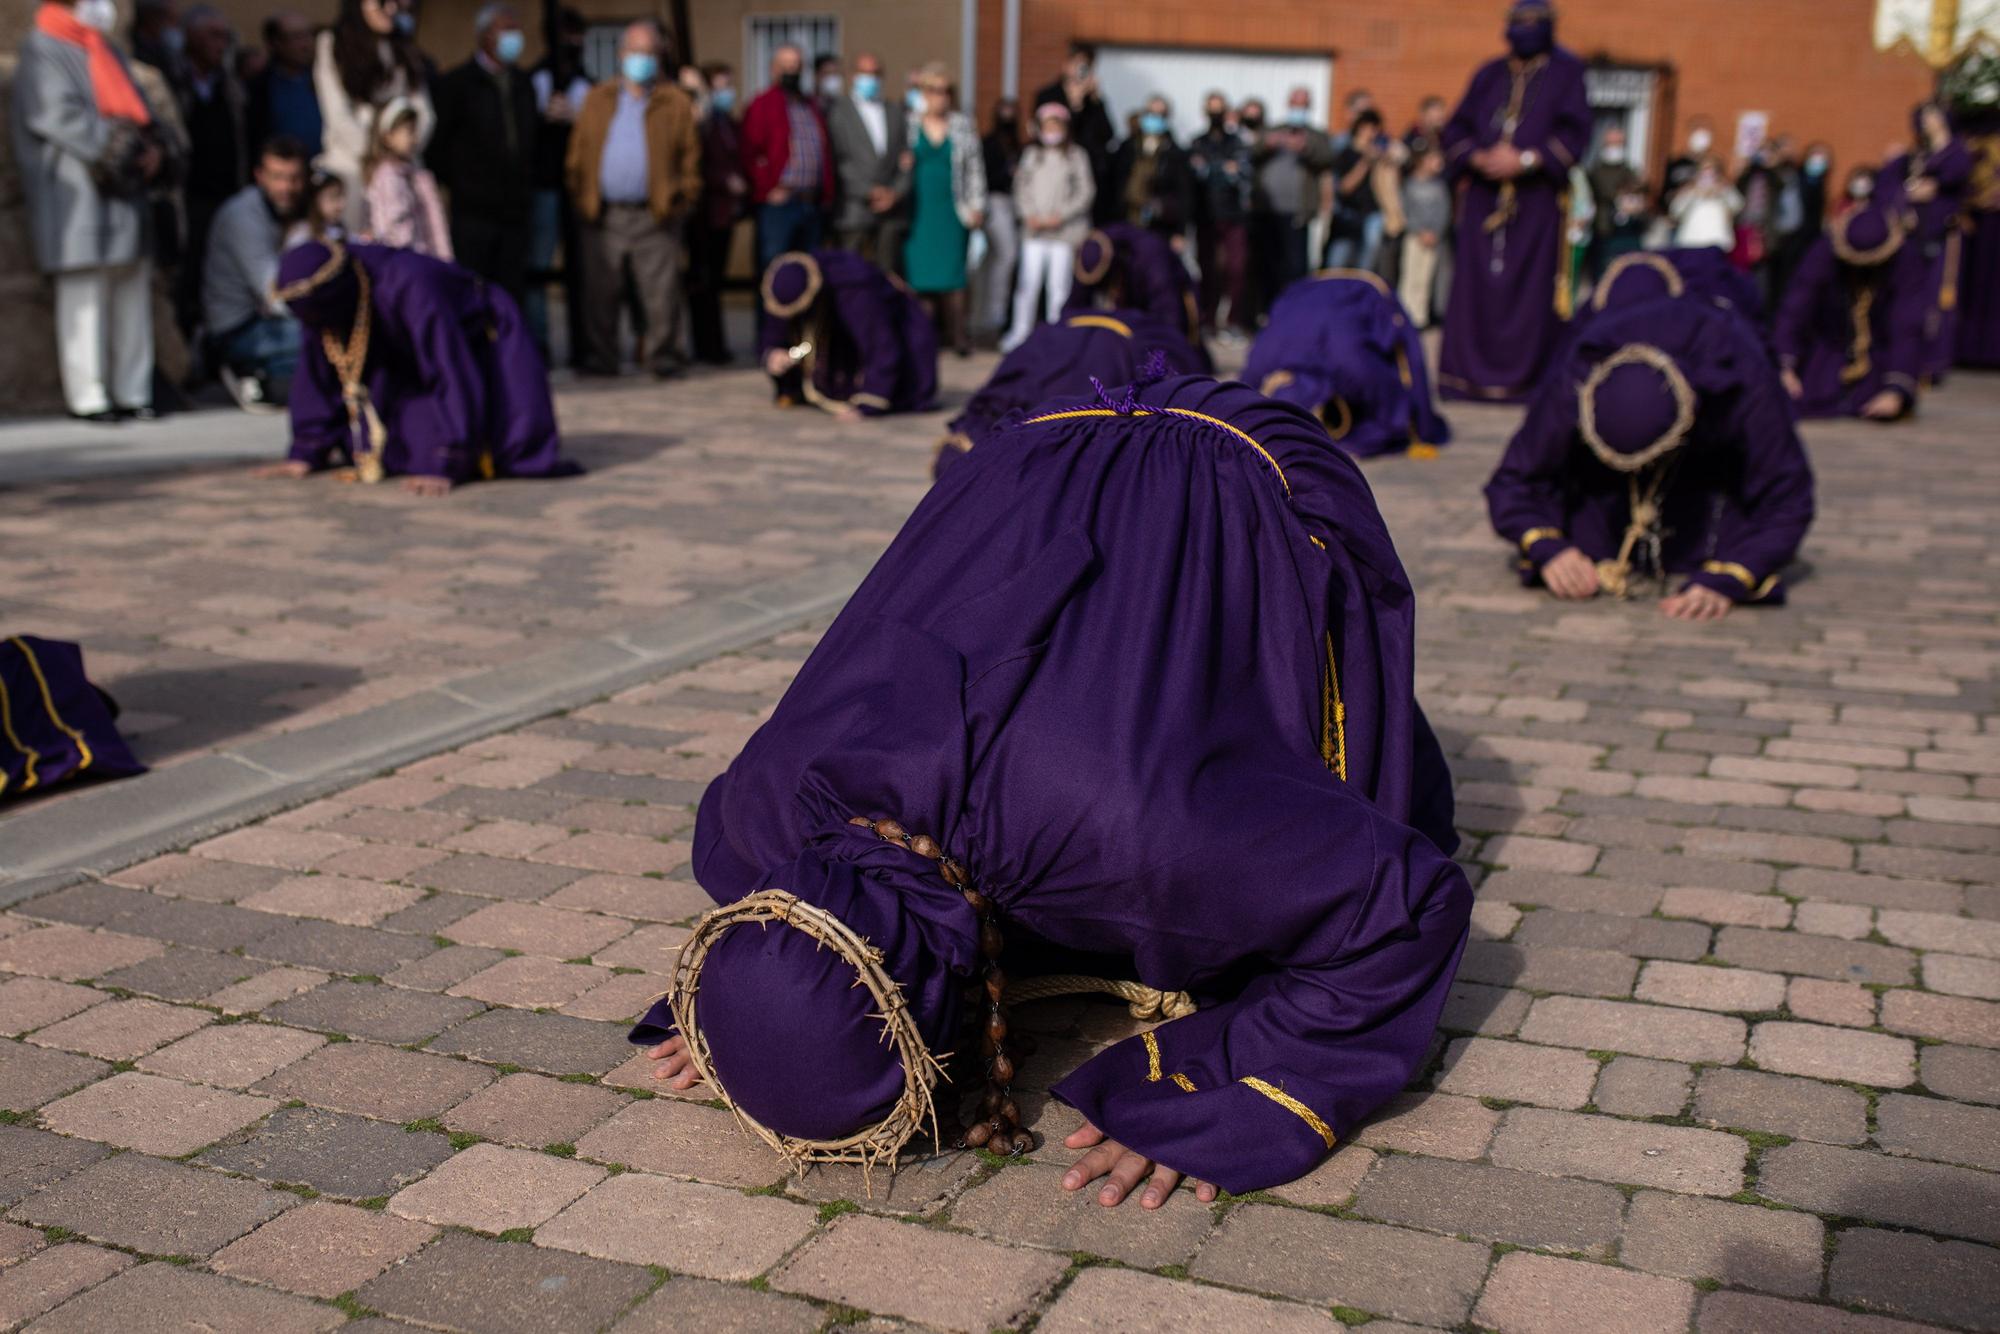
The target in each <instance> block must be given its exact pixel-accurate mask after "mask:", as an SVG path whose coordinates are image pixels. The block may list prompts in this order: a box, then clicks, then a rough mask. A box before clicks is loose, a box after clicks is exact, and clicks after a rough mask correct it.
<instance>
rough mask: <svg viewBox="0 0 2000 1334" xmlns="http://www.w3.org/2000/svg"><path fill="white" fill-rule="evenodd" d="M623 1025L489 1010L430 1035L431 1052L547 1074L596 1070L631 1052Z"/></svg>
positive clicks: (602, 1070) (600, 1071)
mask: <svg viewBox="0 0 2000 1334" xmlns="http://www.w3.org/2000/svg"><path fill="white" fill-rule="evenodd" d="M625 1034H626V1028H625V1026H624V1025H622V1024H600V1023H592V1022H591V1021H589V1020H587V1019H573V1018H571V1017H570V1016H568V1015H561V1014H536V1013H533V1012H532V1011H528V1010H488V1011H487V1012H486V1013H485V1014H482V1015H479V1016H478V1017H477V1018H474V1019H469V1020H467V1021H466V1022H464V1023H462V1024H460V1025H458V1026H457V1027H456V1028H452V1029H448V1030H446V1031H445V1032H444V1034H443V1035H441V1036H440V1037H438V1038H435V1039H433V1040H432V1042H431V1044H430V1049H431V1050H432V1051H439V1052H449V1053H454V1054H456V1055H460V1056H471V1057H475V1058H477V1059H479V1060H482V1061H495V1062H503V1063H506V1064H509V1065H518V1066H522V1067H524V1068H526V1069H529V1070H538V1071H540V1072H541V1073H543V1074H547V1075H578V1074H590V1075H601V1074H604V1073H605V1072H606V1071H609V1070H612V1069H614V1068H616V1067H617V1066H618V1065H620V1064H622V1063H623V1062H624V1061H625V1060H626V1059H628V1058H629V1056H630V1055H631V1051H632V1048H631V1044H629V1043H628V1042H626V1041H625Z"/></svg>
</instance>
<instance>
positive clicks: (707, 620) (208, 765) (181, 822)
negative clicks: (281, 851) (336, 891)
mask: <svg viewBox="0 0 2000 1334" xmlns="http://www.w3.org/2000/svg"><path fill="white" fill-rule="evenodd" d="M873 564H874V561H873V559H872V558H871V559H870V560H868V561H865V562H863V561H851V560H850V561H841V562H833V563H828V564H825V565H819V566H815V567H813V568H812V569H810V570H807V571H804V572H802V573H800V574H797V575H792V576H788V577H786V578H784V579H778V580H773V581H771V582H768V583H763V584H757V585H753V586H752V587H749V588H745V589H742V590H740V591H738V592H735V593H731V594H729V595H727V596H724V597H721V598H717V599H716V600H714V601H710V602H697V603H692V604H690V605H688V606H686V607H682V608H679V609H677V610H676V611H675V612H674V614H673V615H671V616H669V617H667V618H666V619H663V620H660V621H654V622H649V623H644V624H640V625H635V626H632V627H629V628H627V629H624V630H620V631H616V632H613V633H611V634H608V635H604V636H601V637H599V638H595V639H586V640H582V641H579V642H577V643H575V644H566V645H563V646H561V647H559V648H553V649H548V650H545V651H544V652H541V653H537V654H535V655H533V656H532V657H528V658H523V659H521V660H520V661H519V662H514V663H510V664H508V665H506V666H504V667H495V668H493V669H491V670H489V671H484V672H478V673H475V674H474V675H471V676H466V677H461V678H459V679H458V680H455V681H448V682H446V683H444V684H443V685H440V686H433V687H432V688H430V689H428V690H423V691H419V692H417V693H416V694H414V695H409V696H406V697H404V698H402V699H397V700H391V701H390V702H388V703H386V704H381V705H378V706H376V707H375V708H372V709H366V710H363V711H362V712H360V713H357V714H354V715H352V716H350V717H346V718H337V719H334V720H333V721H332V722H327V723H322V724H320V725H319V726H317V727H308V728H305V729H303V730H301V731H297V732H287V733H284V734H282V735H279V736H274V737H267V738H265V739H263V740H261V741H256V742H252V743H251V744H249V745H246V746H243V747H241V748H239V749H236V750H228V751H221V752H218V753H216V754H212V755H204V756H202V757H200V758H198V759H193V760H188V761H186V762H184V763H181V764H176V765H173V766H171V767H169V768H166V769H160V770H156V771H155V772H153V773H149V774H143V775H141V776H139V777H137V778H132V779H127V780H125V781H123V782H118V783H109V784H106V785H105V786H103V787H98V788H92V789H90V790H88V791H85V792H81V793H78V794H76V795H75V796H71V797H69V798H66V799H65V800H62V801H59V802H56V803H54V804H53V805H50V806H47V807H44V808H41V809H37V810H30V811H27V812H24V813H22V814H21V815H18V816H15V817H13V818H12V819H6V820H0V908H5V907H8V906H10V905H12V904H15V903H19V902H20V901H21V900H23V899H27V898H31V897H33V896H34V895H37V894H45V893H47V892H49V891H50V890H53V889H60V888H62V887H63V886H65V885H71V884H75V883H76V882H78V881H80V880H86V879H90V878H93V877H96V876H101V875H104V874H106V873H108V872H110V871H115V870H118V869H119V868H121V867H125V866H130V865H132V864H134V863H135V862H140V861H144V860H145V859H146V858H148V857H156V856H158V855H160V854H161V853H163V852H170V851H172V850H174V849H176V848H182V847H186V846H187V845H188V844H190V843H195V842H199V841H200V840H202V839H204V838H209V837H212V836H213V835H215V834H219V833H222V832H223V831H225V830H228V829H233V828H235V827H237V826H239V825H243V824H247V823H248V822H250V821H252V820H255V819H258V818H260V817H262V816H266V815H270V814H272V813H273V812H276V811H280V810H284V809H286V808H287V807H291V806H297V805H300V804H302V803H304V802H307V801H311V800H313V799H314V798H316V797H321V796H324V795H326V794H327V793H329V792H334V791H337V790H339V789H341V788H343V787H350V786H352V785H353V784H355V783H357V782H360V781H362V780H364V779H366V778H369V777H371V776H372V775H374V774H376V773H379V772H380V771H382V770H383V769H387V768H393V767H395V766H397V765H402V764H408V763H410V762H411V761H414V760H418V759H422V758H423V757H424V756H426V755H435V754H437V753H438V752H440V751H445V750H449V749H451V748H452V747H454V746H461V745H464V744H465V743H466V742H468V741H475V740H477V739H479V738H480V737H483V736H491V735H493V734H494V733H496V732H504V731H508V730H510V729H512V728H516V727H519V726H521V725H522V724H524V723H529V722H533V721H534V720H535V719H537V718H543V717H547V716H548V715H549V714H552V713H555V712H558V711H559V710H562V709H565V708H572V707H574V706H576V705H578V704H583V703H587V702H588V701H590V700H592V699H595V698H597V697H599V696H601V695H604V694H607V693H609V692H612V691H616V690H622V689H624V688H625V687H627V686H630V685H636V684H638V683H639V682H641V681H646V680H650V679H652V678H654V677H658V676H664V675H666V674H667V673H669V672H673V671H678V670H679V669H681V668H683V667H689V666H692V665H694V664H695V663H698V662H703V661H706V660H707V659H709V658H713V657H715V656H717V655H719V654H722V653H727V652H729V651H731V650H733V649H738V648H743V647H746V646H748V645H750V644H755V643H758V642H759V641H761V640H765V639H769V638H770V637H771V636H772V635H775V634H779V633H781V632H783V631H785V630H789V629H794V628H796V627H798V626H800V625H804V624H806V623H808V622H810V621H813V620H816V619H819V618H821V617H826V616H830V615H831V614H832V613H834V612H835V611H838V610H839V609H840V607H841V605H842V604H843V603H845V602H846V601H847V599H848V597H849V596H850V595H851V594H852V593H853V592H854V590H855V588H856V587H858V586H859V585H860V583H861V580H862V579H863V578H864V577H865V576H866V575H867V573H868V570H869V568H870V567H872V566H873Z"/></svg>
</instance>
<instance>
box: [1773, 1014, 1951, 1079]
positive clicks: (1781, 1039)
mask: <svg viewBox="0 0 2000 1334" xmlns="http://www.w3.org/2000/svg"><path fill="white" fill-rule="evenodd" d="M1750 1059H1751V1060H1753V1061H1755V1062H1756V1063H1757V1064H1758V1066H1759V1067H1760V1068H1762V1069H1765V1070H1775V1071H1777V1072H1778V1073H1779V1074H1786V1075H1808V1076H1811V1077H1812V1078H1814V1079H1844V1080H1851V1081H1852V1082H1854V1083H1857V1084H1873V1085H1875V1086H1876V1087H1877V1088H1902V1087H1903V1086H1904V1085H1906V1084H1912V1083H1915V1082H1916V1078H1917V1051H1916V1044H1915V1043H1912V1042H1911V1041H1910V1040H1909V1039H1907V1038H1892V1037H1890V1036H1888V1035H1887V1034H1884V1033H1858V1032H1855V1031H1854V1030H1852V1029H1847V1028H1828V1027H1826V1026H1824V1025H1821V1024H1793V1023H1786V1022H1784V1021H1781V1020H1773V1021H1771V1022H1769V1023H1762V1024H1759V1025H1757V1027H1756V1029H1755V1030H1754V1031H1753V1032H1752V1033H1751V1035H1750Z"/></svg>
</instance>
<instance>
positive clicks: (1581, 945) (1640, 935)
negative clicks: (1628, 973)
mask: <svg viewBox="0 0 2000 1334" xmlns="http://www.w3.org/2000/svg"><path fill="white" fill-rule="evenodd" d="M1708 936H1709V930H1708V928H1707V927H1706V926H1703V925H1700V924H1698V923H1695V922H1664V921H1661V920H1659V919H1658V918H1654V917H1621V916H1619V915H1617V914H1616V913H1592V912H1562V911H1560V910H1557V909H1544V910H1543V911H1541V912H1535V913H1529V914H1528V915H1527V917H1526V918H1525V919H1524V920H1523V921H1522V923H1521V925H1520V928H1519V929H1518V930H1516V931H1515V932H1514V935H1513V940H1514V943H1515V944H1517V945H1561V946H1568V947H1570V948H1574V949H1590V950H1612V951H1614V952H1616V953H1619V954H1636V955H1638V956H1639V957H1640V958H1643V959H1681V960H1689V959H1699V958H1701V957H1702V956H1703V955H1704V954H1707V953H1708Z"/></svg>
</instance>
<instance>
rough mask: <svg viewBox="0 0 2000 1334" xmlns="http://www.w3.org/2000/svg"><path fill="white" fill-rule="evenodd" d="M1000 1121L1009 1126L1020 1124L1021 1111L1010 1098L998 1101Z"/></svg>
mask: <svg viewBox="0 0 2000 1334" xmlns="http://www.w3.org/2000/svg"><path fill="white" fill-rule="evenodd" d="M1000 1119H1001V1120H1002V1121H1005V1122H1006V1123H1007V1124H1008V1125H1010V1126H1018V1125H1020V1124H1021V1109H1020V1107H1019V1106H1017V1105H1016V1104H1015V1102H1014V1100H1013V1099H1012V1098H1002V1099H1001V1100H1000Z"/></svg>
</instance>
